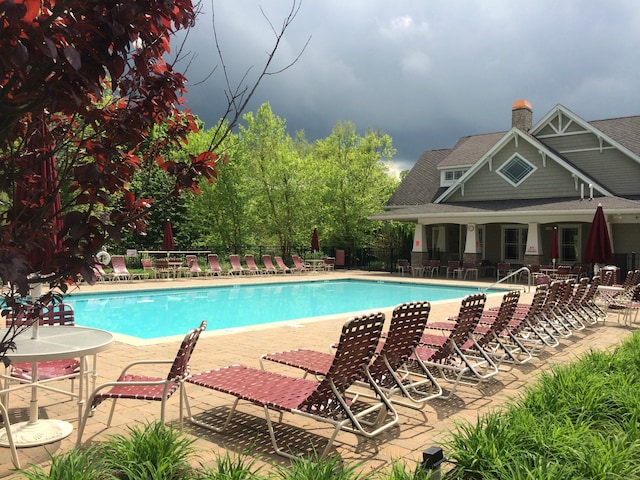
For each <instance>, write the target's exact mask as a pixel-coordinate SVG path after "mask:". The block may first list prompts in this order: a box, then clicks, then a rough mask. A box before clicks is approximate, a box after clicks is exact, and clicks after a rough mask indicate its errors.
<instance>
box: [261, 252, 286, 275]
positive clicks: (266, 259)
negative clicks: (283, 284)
mask: <svg viewBox="0 0 640 480" xmlns="http://www.w3.org/2000/svg"><path fill="white" fill-rule="evenodd" d="M262 263H263V264H264V272H265V273H284V272H282V271H278V269H277V268H276V267H275V265H273V260H271V255H262Z"/></svg>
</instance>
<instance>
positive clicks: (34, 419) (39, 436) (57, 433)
mask: <svg viewBox="0 0 640 480" xmlns="http://www.w3.org/2000/svg"><path fill="white" fill-rule="evenodd" d="M38 415H39V414H38V363H37V362H33V363H32V371H31V401H30V402H29V420H28V421H26V422H20V423H16V424H14V425H11V434H12V436H13V443H14V444H15V446H16V447H35V446H37V445H45V444H47V443H53V442H57V441H58V440H62V439H63V438H65V437H68V436H69V435H71V432H72V431H73V426H72V425H71V424H70V423H69V422H65V421H63V420H56V419H50V418H42V419H41V418H38ZM8 435H9V434H8V433H7V431H6V430H5V429H3V430H2V431H1V432H0V446H3V447H8V446H10V442H9V438H8Z"/></svg>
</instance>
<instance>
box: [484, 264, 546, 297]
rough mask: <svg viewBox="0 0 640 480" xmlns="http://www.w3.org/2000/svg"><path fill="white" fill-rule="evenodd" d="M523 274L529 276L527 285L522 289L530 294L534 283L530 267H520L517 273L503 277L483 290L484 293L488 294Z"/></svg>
mask: <svg viewBox="0 0 640 480" xmlns="http://www.w3.org/2000/svg"><path fill="white" fill-rule="evenodd" d="M522 273H526V274H527V283H526V285H524V286H523V287H522V289H523V290H524V291H525V292H526V293H529V292H530V291H531V285H532V284H533V283H532V281H531V280H532V276H531V270H529V268H528V267H520V268H519V269H518V270H516V271H515V272H511V273H510V274H509V275H506V276H504V277H502V278H501V279H500V280H498V281H497V282H494V283H492V284H491V285H489V286H488V287H485V288H483V289H482V291H483V292H486V291H487V290H489V289H491V288H493V287H495V286H496V285H499V284H501V283H503V282H505V281H506V280H509V279H512V278H513V277H516V276H518V277H519V276H520V274H522Z"/></svg>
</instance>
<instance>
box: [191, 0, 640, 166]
mask: <svg viewBox="0 0 640 480" xmlns="http://www.w3.org/2000/svg"><path fill="white" fill-rule="evenodd" d="M214 6H215V19H216V25H217V28H218V36H219V39H220V41H221V47H222V50H223V52H224V55H225V61H226V65H227V71H228V72H229V74H230V76H231V80H232V82H235V83H238V82H239V81H240V80H241V78H242V76H243V75H244V74H245V73H246V72H247V68H249V67H252V66H253V67H252V69H251V70H249V72H248V79H249V81H250V80H251V79H252V78H254V77H255V75H257V73H258V71H259V69H260V68H261V66H262V64H263V62H264V60H265V58H266V51H267V50H268V49H270V48H271V45H272V43H273V40H274V36H273V32H272V30H271V27H270V26H269V24H268V22H267V21H266V20H265V18H264V17H263V15H262V13H261V11H260V7H261V6H262V9H263V11H264V13H265V14H266V15H267V16H268V18H269V19H270V20H271V21H272V23H273V26H274V27H275V28H276V29H278V28H279V27H280V25H281V23H282V19H283V18H284V16H285V15H286V14H287V13H288V11H289V10H290V8H291V2H290V1H289V0H267V1H265V2H263V3H262V4H260V3H258V2H255V1H250V0H225V1H219V2H214ZM203 9H204V12H203V14H202V15H201V17H200V18H199V19H198V22H197V25H196V27H195V30H194V31H193V32H191V34H190V36H189V39H188V47H189V49H190V50H191V51H193V52H197V55H198V56H197V58H196V60H195V61H194V62H193V63H192V65H191V66H190V68H189V70H188V72H187V76H188V78H189V80H190V81H191V82H192V83H196V82H198V81H200V80H201V79H203V78H204V77H205V76H206V74H207V72H209V71H210V70H211V69H213V68H214V67H216V65H218V70H217V71H216V72H215V74H214V75H213V76H212V77H211V78H210V79H209V80H207V81H206V82H205V83H204V84H202V85H195V84H194V85H192V86H191V87H190V89H189V94H188V96H187V100H188V105H187V106H188V107H189V108H191V109H192V111H193V112H194V113H196V114H197V115H198V116H199V117H200V118H202V119H203V120H205V122H206V124H207V126H211V125H212V124H213V123H214V122H215V121H216V120H217V119H218V118H219V117H220V115H222V113H223V112H224V107H225V105H226V102H225V98H224V95H223V93H222V88H223V84H222V83H221V82H222V79H223V77H222V71H221V68H220V65H219V60H218V58H217V56H216V54H215V45H214V42H213V29H212V26H211V18H212V15H211V12H212V5H211V4H209V3H205V4H204V5H203ZM638 24H640V2H637V1H635V0H628V1H622V0H618V1H615V0H613V1H604V0H603V1H589V0H581V1H578V0H576V1H571V0H564V1H562V2H557V1H555V0H530V1H518V2H513V1H509V0H504V1H502V0H483V1H479V0H478V1H458V2H452V1H444V0H442V1H425V0H404V1H398V2H388V1H381V0H366V1H365V0H359V1H358V0H351V1H347V2H345V1H343V0H340V1H339V0H325V1H322V2H318V1H311V0H306V1H305V2H303V4H302V6H301V8H300V11H299V13H298V16H297V18H296V19H295V21H294V22H293V24H292V25H291V27H290V29H289V31H288V32H287V34H286V36H285V38H284V41H283V43H282V45H281V47H280V49H279V50H278V54H277V57H276V59H275V63H274V67H273V68H274V69H276V70H277V69H278V68H281V67H283V66H285V65H287V64H288V63H289V62H291V61H292V60H293V59H295V58H296V56H297V55H298V53H299V51H300V49H301V48H302V47H303V46H304V44H305V42H306V41H307V38H308V37H311V41H310V43H309V45H308V47H307V49H306V51H305V52H304V54H303V55H302V57H301V58H300V59H299V60H298V62H297V63H296V64H295V65H294V66H293V67H292V68H290V69H288V70H286V71H285V72H283V73H281V74H279V75H276V76H271V77H268V78H266V79H265V80H264V82H263V83H262V85H261V86H260V87H259V89H258V91H257V93H256V95H255V96H254V98H253V100H252V102H251V104H250V105H249V110H250V111H254V110H255V109H256V108H257V107H258V106H259V105H260V104H262V103H264V102H269V103H270V104H271V108H272V109H273V111H274V113H275V114H276V115H278V116H279V117H281V118H284V119H285V120H286V121H287V125H288V127H289V130H290V132H291V133H293V132H295V131H297V130H304V131H305V133H306V137H307V139H308V140H310V141H313V140H315V139H317V138H323V137H326V136H327V135H329V134H330V132H331V130H332V129H333V127H334V126H335V124H336V123H337V122H338V121H347V120H348V121H352V122H353V123H354V124H355V125H356V128H357V129H358V132H359V133H364V132H365V131H366V129H367V128H373V129H376V130H378V129H379V130H382V131H383V132H385V133H388V134H389V135H391V137H392V138H393V139H394V146H395V148H396V149H397V155H396V158H395V159H394V161H395V162H396V164H397V165H398V166H399V168H400V169H404V168H409V167H410V166H411V165H412V164H413V163H414V162H415V161H416V160H417V158H418V157H419V156H420V154H421V153H422V152H423V151H424V150H426V149H431V148H445V147H450V146H453V144H454V143H455V141H456V140H457V139H458V137H460V136H462V135H469V134H476V133H486V132H493V131H502V130H507V129H508V128H509V127H510V126H511V105H512V104H513V102H514V100H517V99H527V100H529V101H530V102H531V104H532V105H533V109H534V122H535V121H537V120H538V119H539V118H540V117H541V116H542V115H543V114H545V113H547V112H548V111H549V110H550V109H551V108H553V106H555V105H556V104H558V103H560V104H562V105H564V106H565V107H567V108H569V109H570V110H573V111H574V112H575V113H577V114H578V115H580V116H582V117H583V118H585V119H587V120H595V119H602V118H611V117H617V116H626V115H636V114H640V97H639V96H638V94H637V87H638V80H639V73H640V72H639V69H640V67H639V65H640V62H638V60H640V54H638V51H640V29H638V28H637V25H638Z"/></svg>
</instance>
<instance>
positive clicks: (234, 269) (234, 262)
mask: <svg viewBox="0 0 640 480" xmlns="http://www.w3.org/2000/svg"><path fill="white" fill-rule="evenodd" d="M229 263H230V264H231V270H229V271H228V272H227V273H228V274H229V275H244V274H245V273H247V272H248V270H247V269H246V268H245V267H243V266H242V264H241V263H240V257H239V256H238V255H229Z"/></svg>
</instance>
